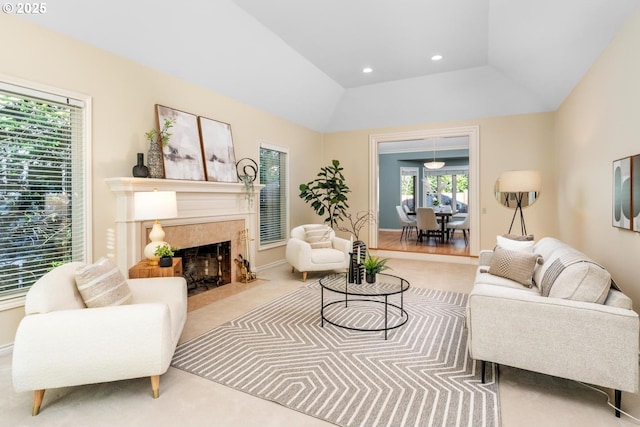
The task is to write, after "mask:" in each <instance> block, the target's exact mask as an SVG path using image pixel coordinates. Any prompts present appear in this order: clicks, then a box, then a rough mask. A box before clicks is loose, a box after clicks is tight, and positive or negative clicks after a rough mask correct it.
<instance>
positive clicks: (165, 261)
mask: <svg viewBox="0 0 640 427" xmlns="http://www.w3.org/2000/svg"><path fill="white" fill-rule="evenodd" d="M159 264H160V267H171V266H172V265H173V257H170V256H163V257H162V258H160V262H159Z"/></svg>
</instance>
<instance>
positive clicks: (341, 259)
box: [286, 224, 352, 281]
mask: <svg viewBox="0 0 640 427" xmlns="http://www.w3.org/2000/svg"><path fill="white" fill-rule="evenodd" d="M314 226H315V227H317V226H318V224H307V225H301V226H298V227H295V228H294V229H292V230H291V238H290V239H289V241H288V242H287V250H286V259H287V262H288V263H289V264H291V267H292V269H291V271H292V272H294V271H295V270H298V271H300V272H301V273H302V280H303V281H306V280H307V272H309V271H329V270H346V269H347V268H348V267H349V252H351V250H352V248H351V242H350V241H349V240H346V239H342V238H340V237H336V234H335V232H334V231H333V230H332V229H331V228H329V227H327V231H326V235H325V239H326V241H328V242H330V243H328V244H327V245H326V246H329V247H323V248H317V249H314V248H312V245H311V244H310V243H309V242H308V241H307V240H308V239H307V231H306V230H305V227H307V230H309V228H310V227H314Z"/></svg>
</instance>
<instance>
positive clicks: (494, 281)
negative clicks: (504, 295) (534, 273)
mask: <svg viewBox="0 0 640 427" xmlns="http://www.w3.org/2000/svg"><path fill="white" fill-rule="evenodd" d="M474 283H475V284H478V283H481V284H483V285H492V286H500V287H503V288H511V289H518V290H520V291H523V292H531V293H532V294H535V295H540V291H539V290H538V288H536V287H535V286H532V287H530V288H527V287H523V286H522V284H520V283H517V282H514V281H513V280H511V279H507V278H506V277H500V276H494V275H493V274H491V273H489V269H488V268H487V267H486V266H481V267H479V268H478V271H477V272H476V277H475V281H474Z"/></svg>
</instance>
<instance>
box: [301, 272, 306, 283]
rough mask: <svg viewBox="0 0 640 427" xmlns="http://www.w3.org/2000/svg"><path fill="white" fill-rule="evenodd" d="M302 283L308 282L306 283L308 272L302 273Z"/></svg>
mask: <svg viewBox="0 0 640 427" xmlns="http://www.w3.org/2000/svg"><path fill="white" fill-rule="evenodd" d="M302 281H303V282H306V281H307V272H306V271H303V272H302Z"/></svg>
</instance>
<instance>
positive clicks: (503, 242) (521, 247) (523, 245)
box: [496, 236, 536, 253]
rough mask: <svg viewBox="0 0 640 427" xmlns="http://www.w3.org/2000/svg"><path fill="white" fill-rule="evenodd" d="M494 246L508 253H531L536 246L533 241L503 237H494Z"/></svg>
mask: <svg viewBox="0 0 640 427" xmlns="http://www.w3.org/2000/svg"><path fill="white" fill-rule="evenodd" d="M496 244H497V245H498V246H500V247H501V248H505V249H509V250H510V251H519V252H529V253H531V252H533V246H534V245H535V244H536V242H535V241H533V240H512V239H509V238H507V237H504V236H497V237H496Z"/></svg>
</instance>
